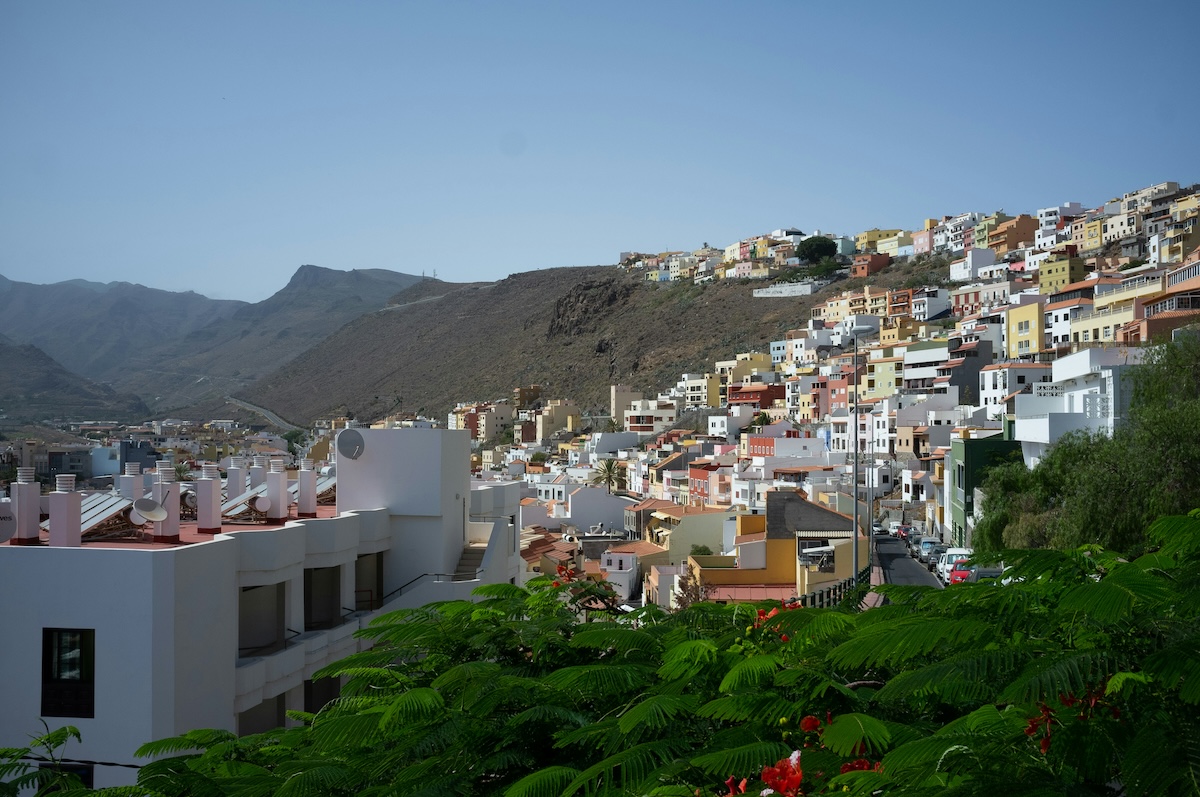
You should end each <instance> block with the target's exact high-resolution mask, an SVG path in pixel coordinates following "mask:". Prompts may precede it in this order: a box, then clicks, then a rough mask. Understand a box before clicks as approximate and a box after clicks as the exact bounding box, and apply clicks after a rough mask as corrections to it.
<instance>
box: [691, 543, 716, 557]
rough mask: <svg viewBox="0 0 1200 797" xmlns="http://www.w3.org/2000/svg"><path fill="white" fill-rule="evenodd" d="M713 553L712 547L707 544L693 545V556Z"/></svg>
mask: <svg viewBox="0 0 1200 797" xmlns="http://www.w3.org/2000/svg"><path fill="white" fill-rule="evenodd" d="M712 555H713V552H712V548H709V547H708V546H707V545H693V546H692V556H712Z"/></svg>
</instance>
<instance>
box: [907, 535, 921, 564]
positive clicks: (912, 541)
mask: <svg viewBox="0 0 1200 797" xmlns="http://www.w3.org/2000/svg"><path fill="white" fill-rule="evenodd" d="M921 539H922V537H921V535H920V534H910V535H908V555H909V556H911V557H913V558H914V559H915V558H916V557H917V554H918V553H920V552H921Z"/></svg>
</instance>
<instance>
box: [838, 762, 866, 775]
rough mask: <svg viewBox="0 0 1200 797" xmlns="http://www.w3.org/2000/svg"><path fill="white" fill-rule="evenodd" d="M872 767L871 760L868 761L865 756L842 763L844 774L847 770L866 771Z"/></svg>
mask: <svg viewBox="0 0 1200 797" xmlns="http://www.w3.org/2000/svg"><path fill="white" fill-rule="evenodd" d="M870 768H871V762H870V761H868V760H867V759H865V758H859V759H856V760H854V761H847V762H846V763H844V764H842V774H843V775H845V774H846V773H847V772H858V771H866V770H868V769H870Z"/></svg>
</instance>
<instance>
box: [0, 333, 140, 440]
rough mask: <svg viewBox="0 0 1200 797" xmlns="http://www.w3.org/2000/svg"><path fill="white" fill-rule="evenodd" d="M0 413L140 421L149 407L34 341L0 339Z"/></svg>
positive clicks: (30, 417)
mask: <svg viewBox="0 0 1200 797" xmlns="http://www.w3.org/2000/svg"><path fill="white" fill-rule="evenodd" d="M0 413H2V414H4V415H6V416H7V420H8V422H9V423H11V422H13V421H20V420H24V421H41V420H47V419H53V418H71V419H97V420H118V421H141V420H145V419H146V418H148V417H150V410H149V408H147V407H146V405H145V403H144V402H142V400H141V399H139V398H138V397H137V396H135V395H132V394H129V393H118V392H117V391H115V390H113V389H112V388H110V387H106V386H104V385H98V384H96V383H95V382H92V381H91V380H89V379H86V378H85V377H82V376H80V375H79V374H74V373H71V372H70V371H68V370H67V369H66V368H63V366H62V365H61V364H60V363H58V362H56V361H55V360H54V358H52V357H50V356H49V355H48V354H46V353H45V352H44V351H42V350H41V349H39V348H37V347H36V346H30V345H24V346H18V345H14V344H12V343H11V342H7V341H6V342H0Z"/></svg>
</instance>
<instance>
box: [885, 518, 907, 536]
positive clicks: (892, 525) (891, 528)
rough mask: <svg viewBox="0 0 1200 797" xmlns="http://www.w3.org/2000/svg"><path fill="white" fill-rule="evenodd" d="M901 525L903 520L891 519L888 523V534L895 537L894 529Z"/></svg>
mask: <svg viewBox="0 0 1200 797" xmlns="http://www.w3.org/2000/svg"><path fill="white" fill-rule="evenodd" d="M903 525H904V522H903V521H900V520H893V521H892V522H891V523H889V524H888V536H889V537H895V536H896V531H897V530H898V529H899V528H900V527H901V526H903Z"/></svg>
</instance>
